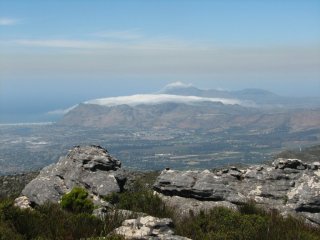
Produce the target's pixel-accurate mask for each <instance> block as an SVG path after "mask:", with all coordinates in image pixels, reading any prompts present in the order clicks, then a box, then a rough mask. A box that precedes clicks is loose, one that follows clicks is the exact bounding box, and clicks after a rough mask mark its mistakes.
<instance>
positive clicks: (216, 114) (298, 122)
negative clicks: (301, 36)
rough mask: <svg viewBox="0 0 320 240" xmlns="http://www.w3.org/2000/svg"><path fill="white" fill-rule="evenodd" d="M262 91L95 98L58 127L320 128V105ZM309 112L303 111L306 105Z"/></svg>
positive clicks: (171, 90) (180, 90) (183, 90)
mask: <svg viewBox="0 0 320 240" xmlns="http://www.w3.org/2000/svg"><path fill="white" fill-rule="evenodd" d="M316 102H317V101H316V100H314V102H313V104H315V106H318V107H317V108H308V107H306V106H308V105H309V102H308V101H307V100H306V99H299V98H294V99H293V98H286V97H281V96H278V95H276V94H274V93H271V92H268V91H265V90H260V89H245V90H242V91H233V92H231V91H220V90H201V89H198V88H195V87H193V86H184V85H182V86H180V85H179V84H178V85H173V86H168V87H166V88H165V89H163V90H161V91H160V92H158V93H156V94H140V95H132V96H123V97H112V98H102V99H93V100H89V101H87V102H84V103H81V104H79V105H77V106H74V107H73V108H71V109H70V110H69V111H67V113H66V114H65V115H64V117H63V118H62V120H61V121H60V122H59V124H61V125H67V126H85V127H100V128H108V127H111V128H115V127H116V128H117V127H119V128H125V129H130V128H142V129H152V128H156V129H158V128H178V129H222V130H224V129H231V128H239V127H240V128H241V129H242V130H247V131H275V130H277V129H282V130H283V129H286V130H288V131H291V132H295V131H306V130H311V129H318V128H319V122H320V108H319V106H320V105H316ZM302 105H303V106H304V108H301V106H302Z"/></svg>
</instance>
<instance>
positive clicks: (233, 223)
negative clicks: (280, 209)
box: [176, 203, 320, 240]
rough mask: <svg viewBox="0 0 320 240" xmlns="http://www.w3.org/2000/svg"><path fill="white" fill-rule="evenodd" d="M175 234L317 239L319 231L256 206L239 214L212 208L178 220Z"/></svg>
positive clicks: (242, 239)
mask: <svg viewBox="0 0 320 240" xmlns="http://www.w3.org/2000/svg"><path fill="white" fill-rule="evenodd" d="M176 232H177V234H179V235H183V236H187V237H189V238H192V239H194V240H198V239H199V240H211V239H214V240H216V239H217V240H218V239H219V240H220V239H221V240H222V239H234V240H251V239H252V240H254V239H259V240H269V239H270V240H271V239H272V240H283V239H287V240H293V239H294V240H304V239H306V240H307V239H308V240H309V239H310V240H316V239H320V231H319V229H317V228H312V227H310V226H307V225H305V224H304V223H303V222H302V221H300V220H298V219H294V218H291V217H289V218H283V217H282V216H280V215H279V214H278V213H277V212H269V213H268V212H266V211H264V210H262V209H260V208H257V207H256V206H255V205H254V204H253V203H248V204H246V205H244V206H242V207H240V209H239V212H237V211H233V210H230V209H227V208H223V207H217V208H213V209H211V210H210V211H208V212H200V214H198V215H196V216H194V215H193V214H192V213H190V215H189V216H187V217H185V218H183V219H182V220H179V221H178V222H177V224H176Z"/></svg>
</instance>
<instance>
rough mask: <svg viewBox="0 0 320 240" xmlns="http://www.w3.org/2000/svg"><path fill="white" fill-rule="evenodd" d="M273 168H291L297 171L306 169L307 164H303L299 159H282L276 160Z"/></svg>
mask: <svg viewBox="0 0 320 240" xmlns="http://www.w3.org/2000/svg"><path fill="white" fill-rule="evenodd" d="M273 166H274V167H275V168H279V169H285V168H291V169H298V170H305V169H306V168H307V164H305V163H303V162H302V161H301V160H299V159H284V158H278V159H276V160H275V161H274V162H273Z"/></svg>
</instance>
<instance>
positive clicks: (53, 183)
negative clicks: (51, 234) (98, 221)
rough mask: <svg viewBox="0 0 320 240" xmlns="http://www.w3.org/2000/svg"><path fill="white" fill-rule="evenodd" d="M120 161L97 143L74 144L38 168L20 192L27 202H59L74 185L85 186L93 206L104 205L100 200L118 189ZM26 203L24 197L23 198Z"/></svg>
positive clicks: (122, 179) (122, 184) (120, 173)
mask: <svg viewBox="0 0 320 240" xmlns="http://www.w3.org/2000/svg"><path fill="white" fill-rule="evenodd" d="M120 167H121V163H120V161H119V160H117V159H116V158H114V157H112V156H111V155H110V154H109V153H108V151H107V150H106V149H104V148H102V147H100V146H84V147H80V146H76V147H74V148H73V149H71V150H70V151H69V153H68V154H67V156H65V157H61V158H60V159H59V161H58V162H57V163H56V164H52V165H50V166H48V167H45V168H44V169H42V170H41V172H40V174H39V175H38V176H37V177H36V178H35V179H34V180H32V181H31V182H30V183H29V184H28V185H27V186H26V187H25V188H24V189H23V191H22V196H23V197H27V199H28V201H29V202H30V203H31V204H36V205H39V204H43V203H45V202H47V201H51V202H59V200H60V199H61V197H62V196H63V195H64V194H65V193H68V192H70V191H71V190H72V189H73V188H74V187H75V186H80V187H83V188H85V189H86V190H87V191H88V192H89V194H90V196H91V197H92V200H93V202H94V203H95V204H96V205H102V206H103V205H107V203H106V202H104V201H103V200H102V199H101V196H106V195H108V194H110V193H112V192H120V191H121V190H122V188H123V186H124V184H125V181H126V178H125V176H124V175H123V174H122V172H121V171H119V168H120ZM23 200H24V202H26V198H23Z"/></svg>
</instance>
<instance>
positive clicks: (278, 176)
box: [153, 159, 320, 224]
mask: <svg viewBox="0 0 320 240" xmlns="http://www.w3.org/2000/svg"><path fill="white" fill-rule="evenodd" d="M317 166H318V164H317V163H314V164H307V163H304V162H302V161H301V160H298V159H277V160H275V161H274V162H273V164H272V166H269V165H259V166H252V167H249V168H247V169H238V168H236V167H230V168H228V169H223V170H219V171H209V170H204V171H175V170H164V171H162V173H161V174H160V176H159V177H158V178H157V180H156V182H155V184H154V186H153V188H154V190H155V191H156V192H158V193H161V194H162V196H163V197H162V198H163V199H164V200H165V201H166V202H168V203H170V204H174V205H175V206H178V205H179V203H178V202H179V201H180V204H182V205H185V206H186V209H185V211H188V209H187V206H188V205H190V204H191V203H190V201H186V200H185V199H196V200H198V201H204V202H206V203H200V202H199V204H198V206H200V207H204V208H208V207H209V206H210V205H215V204H211V203H213V202H215V203H217V202H221V203H223V205H226V206H229V207H233V206H236V205H241V204H244V203H247V202H248V201H252V200H253V201H255V202H256V203H257V204H259V205H263V206H265V207H266V208H269V209H277V210H279V211H280V212H281V213H282V214H284V215H287V214H291V215H299V216H302V217H304V218H305V219H306V220H308V221H310V222H312V223H315V224H320V218H319V217H320V170H319V168H318V167H317ZM175 196H176V197H180V198H174V197H175ZM179 199H180V200H179ZM191 206H192V205H191ZM190 210H192V208H191V207H190Z"/></svg>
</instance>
